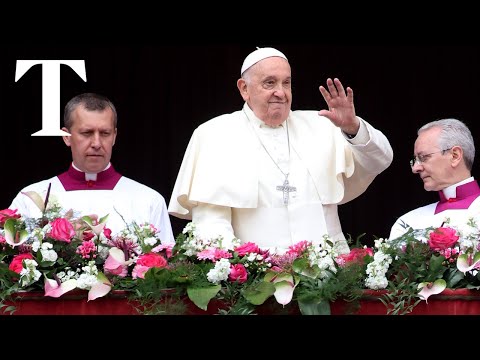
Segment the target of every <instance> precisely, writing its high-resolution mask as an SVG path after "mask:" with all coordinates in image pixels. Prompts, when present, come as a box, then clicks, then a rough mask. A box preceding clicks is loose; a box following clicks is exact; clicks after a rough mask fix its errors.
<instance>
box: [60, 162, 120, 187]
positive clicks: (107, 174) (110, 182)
mask: <svg viewBox="0 0 480 360" xmlns="http://www.w3.org/2000/svg"><path fill="white" fill-rule="evenodd" d="M121 177H122V175H121V174H119V173H117V172H116V171H115V169H114V168H113V166H112V165H110V167H109V168H108V169H107V170H105V171H102V172H99V173H98V174H97V180H96V181H92V180H89V181H87V180H85V173H83V172H81V171H78V170H77V169H75V168H74V167H73V166H72V165H70V168H69V169H68V171H66V172H64V173H63V174H60V175H58V179H59V180H60V182H61V183H62V185H63V187H64V188H65V190H66V191H74V190H113V188H114V187H115V186H116V185H117V183H118V181H119V180H120V178H121Z"/></svg>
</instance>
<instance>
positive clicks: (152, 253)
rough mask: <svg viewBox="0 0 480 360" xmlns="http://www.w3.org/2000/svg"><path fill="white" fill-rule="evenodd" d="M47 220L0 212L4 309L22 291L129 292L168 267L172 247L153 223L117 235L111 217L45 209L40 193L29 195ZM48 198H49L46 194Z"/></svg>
mask: <svg viewBox="0 0 480 360" xmlns="http://www.w3.org/2000/svg"><path fill="white" fill-rule="evenodd" d="M26 195H27V196H30V197H31V198H32V200H33V201H35V203H36V204H37V206H39V208H40V209H41V211H42V214H43V216H42V217H41V218H38V219H34V218H25V217H23V216H22V215H21V214H18V213H17V210H15V209H4V210H1V211H0V308H3V309H4V311H10V312H11V311H14V307H7V305H5V300H8V299H10V298H11V297H12V296H13V295H14V294H15V293H18V292H20V291H31V290H43V291H44V292H45V296H49V297H60V296H62V295H63V294H65V293H67V292H69V291H71V290H74V289H81V290H86V291H88V300H94V299H96V298H98V297H102V296H105V295H106V294H108V293H109V292H110V291H111V290H112V289H128V288H131V287H132V286H133V285H134V281H135V279H137V278H141V277H143V276H144V274H145V273H146V272H147V271H148V269H150V268H151V267H162V266H166V264H167V260H166V257H167V256H168V254H169V251H170V250H171V247H172V246H171V245H169V246H164V245H162V244H161V241H160V238H159V237H157V236H156V233H157V230H156V229H155V228H154V227H153V226H152V225H150V224H148V223H143V224H137V223H132V224H127V225H126V227H125V229H123V230H122V231H121V232H120V233H118V234H115V235H114V236H112V232H111V230H110V229H108V228H107V227H106V224H107V220H108V215H107V216H104V217H102V218H99V217H98V216H97V215H88V216H82V215H81V214H77V213H75V212H74V211H73V210H69V211H64V210H63V209H61V207H60V206H58V204H55V203H54V202H52V203H51V204H48V206H47V205H46V203H47V201H45V203H43V201H42V200H41V199H40V197H39V195H38V194H36V193H29V194H26ZM47 198H48V195H47Z"/></svg>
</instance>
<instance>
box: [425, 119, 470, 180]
mask: <svg viewBox="0 0 480 360" xmlns="http://www.w3.org/2000/svg"><path fill="white" fill-rule="evenodd" d="M433 127H440V128H441V129H442V131H441V132H440V136H439V138H438V146H439V147H440V149H450V148H452V147H454V146H460V147H461V148H462V150H463V160H464V161H465V166H466V167H467V169H468V170H470V171H471V170H472V167H473V161H474V160H475V143H474V141H473V137H472V133H471V132H470V129H469V128H468V127H467V125H465V124H464V123H463V122H462V121H460V120H457V119H441V120H435V121H432V122H429V123H427V124H425V125H423V126H422V127H421V128H420V129H418V134H420V133H421V132H423V131H426V130H428V129H431V128H433Z"/></svg>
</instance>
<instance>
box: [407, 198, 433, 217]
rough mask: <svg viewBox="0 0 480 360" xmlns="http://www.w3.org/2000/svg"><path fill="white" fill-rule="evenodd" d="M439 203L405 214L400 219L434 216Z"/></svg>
mask: <svg viewBox="0 0 480 360" xmlns="http://www.w3.org/2000/svg"><path fill="white" fill-rule="evenodd" d="M437 204H438V202H434V203H431V204H428V205H424V206H420V207H418V208H416V209H413V210H410V211H408V212H407V213H405V214H403V215H402V216H401V217H400V218H409V219H411V218H416V217H419V216H426V215H433V214H434V211H435V208H436V206H437Z"/></svg>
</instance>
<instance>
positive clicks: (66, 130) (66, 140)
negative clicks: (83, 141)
mask: <svg viewBox="0 0 480 360" xmlns="http://www.w3.org/2000/svg"><path fill="white" fill-rule="evenodd" d="M62 130H63V131H65V132H67V133H69V134H70V131H68V129H67V128H66V127H63V128H62ZM62 138H63V142H64V143H65V145H67V146H68V147H70V146H71V142H70V138H71V136H62Z"/></svg>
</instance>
